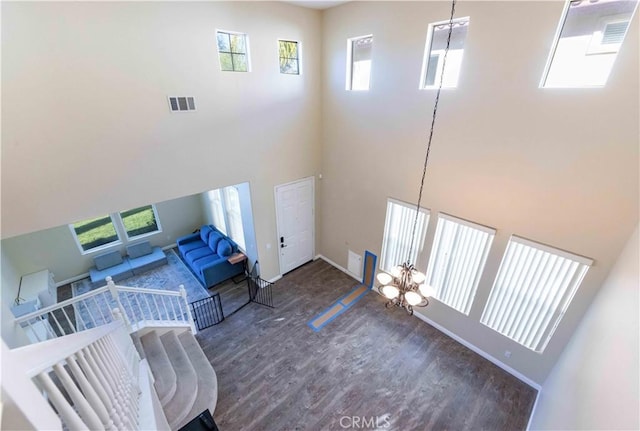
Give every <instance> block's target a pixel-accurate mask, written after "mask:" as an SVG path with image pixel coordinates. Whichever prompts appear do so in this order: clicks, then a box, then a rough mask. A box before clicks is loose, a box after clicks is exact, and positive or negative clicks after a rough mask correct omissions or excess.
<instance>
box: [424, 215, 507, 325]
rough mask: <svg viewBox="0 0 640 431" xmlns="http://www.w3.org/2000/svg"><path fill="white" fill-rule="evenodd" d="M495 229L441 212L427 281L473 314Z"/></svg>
mask: <svg viewBox="0 0 640 431" xmlns="http://www.w3.org/2000/svg"><path fill="white" fill-rule="evenodd" d="M495 232H496V231H495V230H494V229H491V228H488V227H485V226H481V225H478V224H475V223H471V222H468V221H466V220H462V219H458V218H455V217H452V216H449V215H447V214H439V215H438V227H437V228H436V236H435V238H434V240H433V247H432V248H431V256H430V257H429V266H428V269H427V284H429V285H430V286H432V287H433V288H434V289H435V292H436V293H435V295H434V297H435V298H436V299H437V300H438V301H440V302H442V303H444V304H447V305H448V306H449V307H451V308H453V309H455V310H458V311H459V312H461V313H464V314H466V315H467V316H468V315H469V310H471V304H472V302H473V298H474V297H475V294H476V289H477V288H478V282H479V281H480V276H481V275H482V270H483V268H484V264H485V262H486V260H487V255H488V254H489V249H490V248H491V243H492V241H493V237H494V235H495Z"/></svg>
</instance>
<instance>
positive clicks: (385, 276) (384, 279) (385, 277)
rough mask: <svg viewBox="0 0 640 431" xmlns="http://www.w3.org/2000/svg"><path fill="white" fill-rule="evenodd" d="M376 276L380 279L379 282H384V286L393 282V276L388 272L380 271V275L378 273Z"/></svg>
mask: <svg viewBox="0 0 640 431" xmlns="http://www.w3.org/2000/svg"><path fill="white" fill-rule="evenodd" d="M376 278H377V279H378V283H380V284H382V285H383V286H386V285H387V284H389V283H391V281H393V277H391V276H390V275H389V274H387V273H386V272H381V273H379V274H378V275H376Z"/></svg>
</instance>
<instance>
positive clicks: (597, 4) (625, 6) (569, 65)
mask: <svg viewBox="0 0 640 431" xmlns="http://www.w3.org/2000/svg"><path fill="white" fill-rule="evenodd" d="M637 6H638V2H637V1H629V0H600V1H588V0H582V1H581V0H576V1H570V2H568V3H567V4H566V6H565V10H564V12H563V14H562V18H561V19H560V25H559V27H558V31H557V33H556V37H555V39H554V43H553V47H552V48H551V52H550V53H549V59H548V61H547V66H546V67H545V71H544V74H543V76H542V81H541V83H540V86H541V87H545V88H571V87H602V86H604V85H605V84H606V83H607V79H608V78H609V74H610V73H611V69H612V68H613V64H614V62H615V60H616V57H617V56H618V51H619V50H620V48H621V46H622V43H623V42H624V38H625V36H626V34H627V29H628V28H629V23H630V22H631V18H632V17H633V14H634V13H635V10H636V8H637Z"/></svg>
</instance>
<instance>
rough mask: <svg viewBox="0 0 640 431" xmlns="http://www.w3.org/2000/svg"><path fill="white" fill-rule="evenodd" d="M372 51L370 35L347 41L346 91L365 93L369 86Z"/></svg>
mask: <svg viewBox="0 0 640 431" xmlns="http://www.w3.org/2000/svg"><path fill="white" fill-rule="evenodd" d="M372 49H373V36H372V35H368V36H360V37H354V38H351V39H349V40H348V41H347V87H346V88H347V90H353V91H366V90H368V89H369V87H370V86H371V52H372Z"/></svg>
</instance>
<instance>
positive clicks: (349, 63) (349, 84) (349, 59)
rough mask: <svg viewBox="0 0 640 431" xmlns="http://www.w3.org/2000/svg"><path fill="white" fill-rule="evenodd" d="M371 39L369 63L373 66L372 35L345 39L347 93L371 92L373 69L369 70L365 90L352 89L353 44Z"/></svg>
mask: <svg viewBox="0 0 640 431" xmlns="http://www.w3.org/2000/svg"><path fill="white" fill-rule="evenodd" d="M368 38H371V45H372V47H371V60H369V61H370V63H371V65H373V34H367V35H364V36H356V37H350V38H349V39H347V72H346V78H347V79H346V84H345V89H346V90H347V91H369V90H371V84H372V82H373V67H370V68H369V85H368V86H367V88H356V89H354V88H353V44H354V43H356V42H357V41H358V40H362V39H368Z"/></svg>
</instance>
